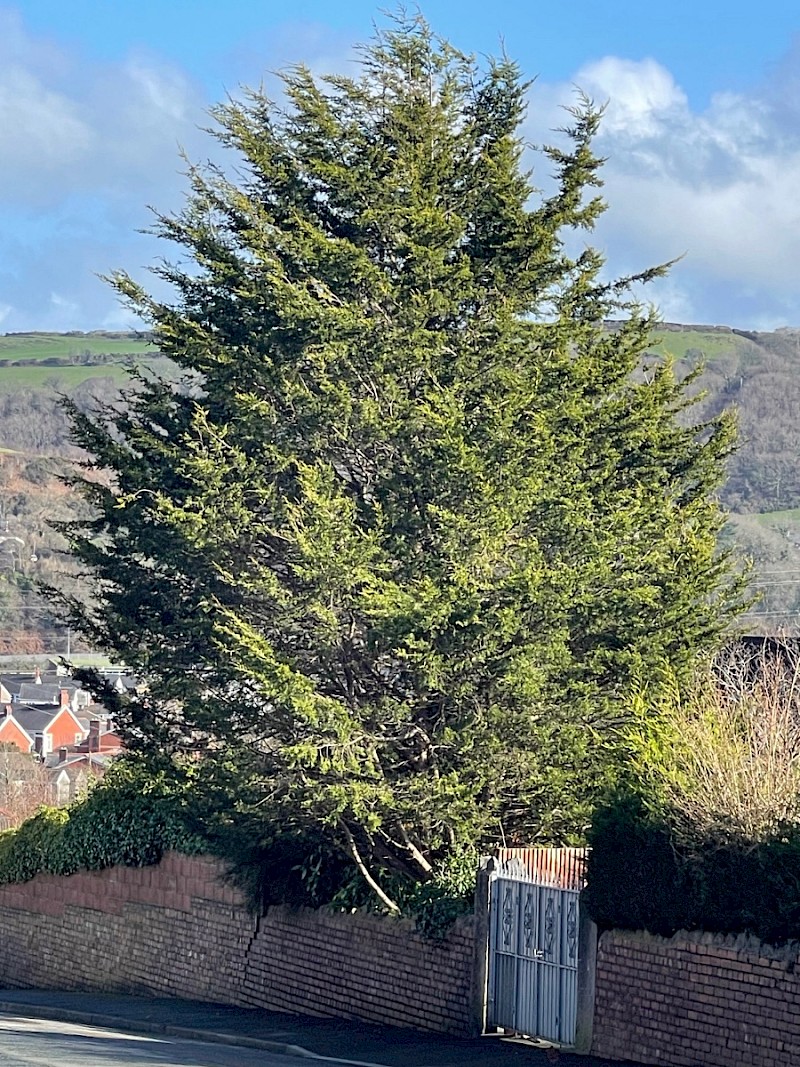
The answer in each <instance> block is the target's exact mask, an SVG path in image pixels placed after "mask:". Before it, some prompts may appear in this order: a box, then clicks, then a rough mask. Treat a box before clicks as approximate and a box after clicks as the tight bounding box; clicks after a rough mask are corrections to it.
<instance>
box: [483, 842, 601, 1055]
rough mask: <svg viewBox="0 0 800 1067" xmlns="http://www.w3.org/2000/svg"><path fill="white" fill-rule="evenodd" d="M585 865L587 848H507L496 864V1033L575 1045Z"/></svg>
mask: <svg viewBox="0 0 800 1067" xmlns="http://www.w3.org/2000/svg"><path fill="white" fill-rule="evenodd" d="M513 853H516V855H513ZM584 859H585V854H584V850H582V849H507V850H504V854H503V853H501V856H500V858H499V859H497V860H495V862H494V869H493V870H492V872H491V875H490V885H489V975H488V979H489V982H488V1003H487V1026H488V1027H490V1028H501V1029H506V1030H513V1031H514V1032H516V1033H520V1034H526V1035H528V1036H530V1037H539V1038H544V1039H546V1040H548V1041H553V1042H555V1043H557V1044H559V1045H573V1044H574V1043H575V1030H576V1021H577V1007H578V931H579V908H580V904H579V900H578V898H579V894H580V889H581V887H582V885H583V861H584Z"/></svg>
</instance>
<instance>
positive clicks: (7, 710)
mask: <svg viewBox="0 0 800 1067" xmlns="http://www.w3.org/2000/svg"><path fill="white" fill-rule="evenodd" d="M13 714H14V709H13V708H12V707H11V705H10V704H6V706H5V715H6V718H8V716H9V715H13Z"/></svg>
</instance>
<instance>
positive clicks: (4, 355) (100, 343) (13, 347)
mask: <svg viewBox="0 0 800 1067" xmlns="http://www.w3.org/2000/svg"><path fill="white" fill-rule="evenodd" d="M157 352H158V349H157V348H156V346H155V345H154V344H153V343H152V341H150V340H149V339H148V338H147V337H145V336H143V335H141V334H135V333H112V332H105V331H100V330H98V331H95V332H93V333H8V334H5V336H0V360H9V361H16V360H22V359H25V360H28V359H33V360H37V361H39V360H43V359H64V360H73V359H74V360H78V359H80V358H91V357H92V356H113V357H114V358H116V359H124V358H125V357H126V356H133V357H135V358H138V357H141V356H143V355H145V354H147V353H154V354H156V353H157Z"/></svg>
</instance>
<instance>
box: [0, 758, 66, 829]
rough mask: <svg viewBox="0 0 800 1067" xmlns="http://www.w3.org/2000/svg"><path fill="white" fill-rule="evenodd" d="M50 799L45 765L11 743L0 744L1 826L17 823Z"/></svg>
mask: <svg viewBox="0 0 800 1067" xmlns="http://www.w3.org/2000/svg"><path fill="white" fill-rule="evenodd" d="M53 799H54V794H53V786H52V784H51V781H50V777H49V775H48V773H47V769H46V768H45V767H44V766H42V764H41V763H39V762H38V761H37V760H36V759H35V758H34V757H33V756H30V755H27V754H26V753H24V752H20V751H19V749H17V748H14V747H13V746H0V829H3V830H6V829H10V828H12V827H15V826H19V825H20V824H21V823H23V822H25V820H26V819H29V818H30V817H31V816H32V815H35V814H36V812H37V811H38V810H39V808H41V807H42V806H43V805H47V804H52V803H53Z"/></svg>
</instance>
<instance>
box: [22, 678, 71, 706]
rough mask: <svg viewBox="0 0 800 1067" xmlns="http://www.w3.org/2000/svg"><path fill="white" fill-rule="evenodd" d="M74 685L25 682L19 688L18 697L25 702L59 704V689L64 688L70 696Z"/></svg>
mask: <svg viewBox="0 0 800 1067" xmlns="http://www.w3.org/2000/svg"><path fill="white" fill-rule="evenodd" d="M77 688H78V687H77V686H76V685H46V684H45V683H44V682H42V683H41V684H39V683H38V682H26V683H25V684H24V685H21V686H20V688H19V699H20V700H21V701H23V702H24V703H26V704H60V703H61V690H62V689H66V690H67V691H68V692H69V694H70V697H71V696H72V694H73V693H74V692H75V691H76V689H77Z"/></svg>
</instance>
